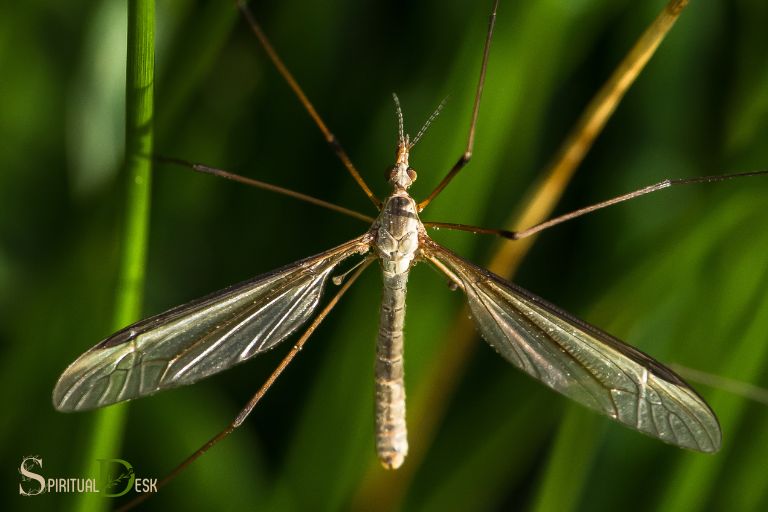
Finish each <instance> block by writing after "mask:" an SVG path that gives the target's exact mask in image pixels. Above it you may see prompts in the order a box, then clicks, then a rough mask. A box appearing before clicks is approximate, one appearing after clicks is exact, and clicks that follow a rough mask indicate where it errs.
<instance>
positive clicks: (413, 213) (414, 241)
mask: <svg viewBox="0 0 768 512" xmlns="http://www.w3.org/2000/svg"><path fill="white" fill-rule="evenodd" d="M373 231H374V236H375V240H374V247H375V248H376V252H377V253H378V255H379V258H381V265H382V267H383V269H384V274H385V276H386V275H387V274H390V275H395V274H403V273H406V272H408V269H409V268H410V267H411V265H412V264H413V261H414V259H415V257H416V253H417V251H418V248H419V234H420V233H421V232H423V231H424V226H423V225H422V224H421V220H420V219H419V214H418V207H417V206H416V201H414V200H413V198H412V197H411V196H410V195H409V194H408V192H406V191H405V190H396V191H395V192H394V193H393V194H392V195H391V196H389V197H388V198H387V200H386V201H385V202H384V206H383V208H382V209H381V213H380V214H379V218H378V219H376V222H375V223H374V225H373Z"/></svg>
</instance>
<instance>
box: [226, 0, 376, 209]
mask: <svg viewBox="0 0 768 512" xmlns="http://www.w3.org/2000/svg"><path fill="white" fill-rule="evenodd" d="M237 8H238V9H240V12H241V13H242V14H243V17H244V18H245V20H246V21H247V22H248V25H249V26H250V27H251V31H252V32H253V33H254V35H255V36H256V38H257V39H258V40H259V43H261V46H262V47H263V48H264V51H265V52H266V53H267V56H268V57H269V60H271V61H272V64H274V65H275V68H277V72H278V73H280V75H281V76H282V77H283V79H284V80H285V81H286V82H287V83H288V86H289V87H290V88H291V90H293V92H294V94H295V95H296V97H297V98H298V99H299V101H300V102H301V104H302V105H303V106H304V109H305V110H306V111H307V113H308V114H309V115H310V117H311V118H312V120H313V121H314V122H315V124H316V125H317V127H318V128H320V131H321V132H323V136H324V137H325V141H326V142H327V143H328V144H329V145H330V146H331V149H332V150H333V152H334V153H336V156H338V157H339V160H341V163H343V164H344V167H346V168H347V170H348V171H349V174H351V175H352V178H354V180H355V181H356V182H357V184H358V185H359V186H360V188H361V189H363V192H365V195H366V196H368V199H370V200H371V202H372V203H373V204H374V205H375V206H376V208H379V209H381V201H380V200H379V198H377V197H376V195H375V194H374V193H373V191H372V190H371V189H370V187H368V184H367V183H365V180H364V179H363V177H362V176H360V173H359V172H358V171H357V169H356V168H355V165H354V164H353V163H352V161H351V160H350V159H349V156H348V155H347V152H346V151H344V148H342V147H341V144H340V143H339V141H338V140H337V139H336V136H335V135H334V134H333V133H331V130H329V129H328V127H327V126H326V125H325V123H324V122H323V119H322V118H321V117H320V114H318V113H317V110H315V107H314V106H313V105H312V103H311V102H310V101H309V98H307V95H306V94H304V91H303V90H302V89H301V87H300V86H299V84H298V82H297V81H296V79H295V78H294V77H293V75H292V74H291V72H290V71H288V68H287V67H286V66H285V64H284V63H283V60H282V59H281V58H280V56H279V55H278V54H277V52H276V51H275V49H274V47H273V46H272V43H270V42H269V39H268V38H267V36H266V34H265V33H264V31H263V30H261V26H260V25H259V24H258V23H257V22H256V18H255V17H254V16H253V13H251V11H250V9H248V6H247V5H246V1H245V0H238V1H237Z"/></svg>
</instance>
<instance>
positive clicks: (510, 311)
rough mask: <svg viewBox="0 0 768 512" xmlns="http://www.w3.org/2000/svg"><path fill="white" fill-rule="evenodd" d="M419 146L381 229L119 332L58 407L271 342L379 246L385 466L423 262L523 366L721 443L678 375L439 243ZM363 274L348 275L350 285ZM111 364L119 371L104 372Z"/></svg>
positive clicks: (71, 379) (244, 354) (590, 396)
mask: <svg viewBox="0 0 768 512" xmlns="http://www.w3.org/2000/svg"><path fill="white" fill-rule="evenodd" d="M410 150H411V143H410V141H409V140H408V138H407V136H405V135H404V134H403V135H401V136H400V140H399V145H398V151H397V159H396V160H397V161H396V165H395V168H394V172H393V173H392V174H391V175H390V181H391V183H392V185H393V195H392V196H390V197H389V198H388V199H387V200H385V201H384V205H383V207H382V210H381V214H380V216H379V217H378V219H377V220H376V222H375V223H374V226H373V228H372V229H371V230H370V231H368V232H366V233H365V234H363V235H362V236H361V237H359V238H357V239H355V240H353V241H351V242H349V243H347V244H344V245H342V246H339V247H337V248H336V249H333V250H331V251H329V252H327V253H323V254H321V255H318V256H316V257H312V258H309V259H307V260H303V261H301V262H298V263H296V264H294V265H290V266H288V267H285V268H283V269H280V270H278V271H275V272H273V273H270V274H267V275H264V276H261V277H259V278H256V279H254V280H252V281H250V282H246V283H243V284H242V285H238V286H236V287H233V288H231V289H228V290H227V291H224V292H221V293H218V294H214V296H212V297H208V298H205V299H202V300H201V301H199V302H196V303H192V304H189V305H186V306H182V307H180V308H176V309H174V310H171V311H169V312H167V313H164V314H161V315H159V316H156V317H152V318H150V319H148V320H145V321H143V322H140V323H138V324H134V325H133V326H130V327H128V328H126V329H125V330H123V331H121V332H119V333H117V334H116V335H114V336H113V337H110V338H108V339H107V340H105V341H104V342H102V343H101V344H99V345H97V347H95V348H94V349H92V351H90V352H88V353H86V354H85V355H84V356H83V357H82V358H81V359H79V360H78V361H76V362H75V363H74V364H73V365H72V366H71V367H70V368H69V369H68V370H67V371H66V372H65V374H64V376H63V377H62V380H61V381H60V383H59V385H58V386H57V389H56V392H55V395H54V400H55V403H56V404H57V406H58V407H59V408H60V409H86V408H90V407H96V406H101V405H106V404H107V403H113V402H115V401H119V400H123V399H129V398H134V397H137V396H143V395H144V394H151V393H153V392H155V391H157V390H160V389H165V388H168V387H173V386H176V385H182V384H188V383H191V382H194V381H196V380H198V379H200V378H203V377H205V376H207V375H210V374H212V373H215V372H216V371H219V370H222V369H224V368H226V367H229V366H231V365H232V364H235V363H236V362H239V361H241V360H244V359H246V358H248V357H251V356H253V355H255V354H258V353H260V352H262V351H264V350H267V349H268V348H271V347H273V346H274V345H275V344H277V343H279V342H280V341H282V340H283V339H285V337H287V336H288V335H289V334H291V333H292V332H294V331H295V330H296V329H298V327H299V325H300V324H302V323H303V322H304V321H307V320H308V319H309V317H310V316H311V314H312V313H313V312H314V311H315V310H316V308H317V306H318V304H319V302H318V300H319V295H320V292H321V290H322V288H323V287H324V286H326V285H327V284H328V283H327V281H328V280H329V279H330V278H331V276H332V274H333V273H334V272H335V270H336V269H337V268H338V266H339V265H341V263H342V262H343V261H345V260H346V259H347V258H352V257H353V256H355V255H361V256H363V257H365V256H367V255H371V254H376V255H377V256H378V257H379V258H380V259H381V261H382V266H383V268H384V271H385V272H384V273H385V283H384V290H385V292H384V303H385V304H384V305H383V307H382V324H381V325H382V331H383V332H382V333H381V335H380V337H379V343H378V347H379V349H380V350H381V352H380V359H379V361H380V364H379V369H378V370H377V371H378V377H379V382H378V385H379V389H378V394H379V395H380V400H379V405H378V414H377V419H378V424H379V427H378V435H379V440H378V451H379V455H380V457H381V459H382V461H383V462H384V464H385V465H387V466H391V467H396V466H397V465H399V463H401V462H402V459H403V457H404V456H405V452H406V450H407V447H406V444H405V442H404V439H405V436H404V434H405V429H404V427H405V421H404V416H403V414H402V404H403V401H402V399H401V398H402V397H401V396H400V395H401V393H402V390H403V385H402V375H401V372H402V367H401V365H400V364H398V361H399V362H400V363H402V359H400V358H399V351H400V348H399V347H398V345H399V344H400V343H401V342H402V339H401V337H400V335H401V333H402V332H401V329H402V326H401V322H402V315H400V314H399V313H397V311H398V310H399V309H400V306H401V301H402V300H403V299H404V295H405V290H404V286H405V282H406V281H407V272H408V271H409V269H410V266H411V264H412V263H413V262H415V261H417V260H423V261H426V262H427V263H431V264H432V265H434V266H435V267H436V268H438V269H439V270H440V271H442V272H444V273H445V274H446V275H447V276H448V278H449V279H450V281H451V282H452V283H454V284H455V285H456V286H457V287H458V288H460V289H461V290H462V291H463V292H464V293H465V294H466V296H467V299H468V303H469V306H470V308H471V309H472V312H473V315H474V317H475V320H476V322H477V325H478V328H479V329H480V330H481V332H482V333H483V334H484V336H485V337H486V339H487V340H488V341H489V342H490V343H491V344H492V345H493V346H494V347H495V348H497V350H498V351H499V352H501V353H502V355H504V356H505V357H506V358H507V359H509V360H510V361H511V362H512V363H513V364H516V365H518V366H520V367H522V369H523V370H525V371H527V372H528V373H531V374H534V376H537V377H539V378H540V379H541V380H544V381H545V383H547V384H548V385H550V386H551V387H553V388H555V389H557V390H559V391H561V392H563V393H565V394H566V395H568V396H571V397H573V398H575V399H576V400H578V401H581V402H582V403H586V404H587V405H590V406H592V407H593V408H597V409H598V410H601V411H602V412H605V413H607V414H608V415H612V416H614V417H615V418H616V419H618V420H619V421H622V422H624V423H627V424H629V425H631V426H633V427H634V428H637V429H638V430H642V431H645V432H646V433H650V434H652V435H656V436H658V437H660V438H662V439H664V440H667V441H672V442H676V444H679V445H681V446H685V447H689V448H693V449H699V450H702V451H713V450H715V449H716V448H717V446H718V444H719V429H718V428H717V424H716V420H715V419H714V416H713V415H712V413H711V411H710V410H709V408H708V407H707V406H706V404H704V403H703V401H701V399H700V398H699V397H698V396H697V395H696V394H695V393H694V392H693V391H692V390H690V388H688V386H687V385H685V384H684V383H683V382H682V380H680V379H679V378H678V377H676V376H675V375H674V374H673V373H672V372H670V371H669V370H666V369H665V368H663V367H662V366H660V365H658V364H657V363H655V362H654V361H653V360H652V359H650V358H648V357H647V356H644V355H642V354H641V353H639V352H637V351H635V350H633V349H631V348H629V347H627V346H625V345H623V344H620V343H619V342H618V341H617V340H615V339H613V338H612V337H610V336H608V335H606V334H605V333H602V332H601V331H599V330H597V329H594V328H592V327H589V326H587V325H585V324H583V323H581V322H579V321H576V320H575V319H573V318H571V317H570V316H568V315H566V314H564V313H563V312H561V311H559V310H557V309H556V308H554V307H552V306H550V305H548V304H546V303H545V302H543V301H542V300H541V299H538V298H537V297H535V296H533V295H531V294H530V293H528V292H524V291H522V290H520V289H518V288H516V287H514V286H512V285H510V284H508V283H506V282H505V281H504V280H501V279H500V278H497V277H495V276H493V275H491V274H489V273H487V272H486V271H484V270H482V269H480V268H478V267H476V266H474V265H473V264H471V263H469V262H467V261H465V260H463V259H461V258H459V257H458V256H456V255H454V254H453V253H451V252H450V251H448V250H446V249H444V248H442V247H441V246H439V245H438V244H436V243H435V242H433V241H431V239H430V238H429V237H428V235H427V234H426V230H425V229H424V226H423V224H421V222H420V221H419V220H418V219H417V218H416V215H417V214H418V209H419V208H418V206H419V205H418V204H417V203H416V202H415V201H414V200H413V199H411V198H410V196H409V195H408V194H407V190H408V187H409V186H410V183H411V182H412V181H413V179H414V178H415V174H413V173H414V171H413V170H412V169H410V168H409V166H408V157H409V154H410ZM412 174H413V175H412ZM364 261H367V260H364ZM361 268H362V267H361ZM355 275H356V274H355ZM352 281H353V277H348V278H347V282H346V283H347V284H348V283H351V282H352ZM387 306H389V307H387ZM388 310H389V311H388ZM278 313H279V314H278ZM246 320H247V321H246ZM278 320H279V321H278ZM189 326H192V328H189V329H188V328H187V327H189ZM182 327H183V328H182ZM139 356H141V357H139ZM598 363H600V364H602V365H603V366H600V365H599V364H598ZM121 365H122V366H121ZM558 365H559V366H558ZM112 369H117V370H118V371H117V372H115V373H111V374H110V377H109V378H104V377H105V375H106V374H108V373H109V372H110V371H111V370H112ZM619 370H620V371H619ZM100 372H104V373H100ZM112 376H114V377H112ZM616 379H624V380H625V385H623V386H622V385H619V384H618V383H615V384H606V383H610V382H611V381H612V380H616ZM614 385H615V386H616V387H615V388H614V387H613V386H614ZM617 403H618V404H621V405H622V406H621V407H619V406H618V405H617ZM654 406H656V407H657V408H656V411H659V410H661V412H662V413H663V414H662V417H664V416H665V415H667V414H668V413H670V412H674V415H669V416H666V417H667V418H675V419H671V420H669V421H668V422H666V423H665V422H662V423H661V424H660V425H661V426H660V427H659V425H657V424H656V423H655V422H648V421H644V419H645V420H647V419H649V418H651V417H652V416H649V415H648V414H649V411H653V410H654ZM671 407H675V408H674V409H670V408H671ZM654 419H655V417H654ZM678 420H679V421H678Z"/></svg>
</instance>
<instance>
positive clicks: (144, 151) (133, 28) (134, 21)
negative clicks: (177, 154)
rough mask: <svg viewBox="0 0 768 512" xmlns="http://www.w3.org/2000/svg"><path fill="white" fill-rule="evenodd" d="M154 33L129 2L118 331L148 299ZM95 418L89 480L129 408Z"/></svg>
mask: <svg viewBox="0 0 768 512" xmlns="http://www.w3.org/2000/svg"><path fill="white" fill-rule="evenodd" d="M154 31H155V3H154V0H130V1H129V2H128V53H127V66H126V84H125V86H126V96H125V100H126V116H125V134H126V135H125V137H126V144H125V147H126V151H125V177H126V180H127V181H126V207H125V218H124V226H123V233H122V241H121V249H120V251H121V255H120V268H119V275H118V284H117V288H116V297H115V310H114V317H113V327H114V328H115V329H119V328H121V327H123V326H125V325H126V324H129V323H131V322H133V321H136V320H138V319H139V316H140V314H141V305H142V299H143V284H144V274H145V261H146V254H147V235H148V231H149V204H150V183H151V180H150V178H151V174H150V173H151V165H152V161H151V159H150V158H149V157H148V156H149V155H151V154H152V135H153V93H154V67H155V48H154ZM95 414H96V419H95V421H94V425H93V433H92V436H91V438H90V445H89V446H88V448H87V454H86V456H85V464H86V468H87V469H86V472H85V474H87V475H89V476H91V475H97V474H98V467H97V466H98V459H104V458H114V457H116V456H117V454H118V453H119V446H120V443H121V439H122V434H123V429H124V425H125V419H126V416H127V405H126V404H121V405H116V406H112V407H109V408H107V409H103V410H100V411H98V412H97V413H95ZM118 492H119V491H118ZM109 504H110V503H109V500H105V499H103V497H100V496H99V495H94V494H81V495H80V498H79V499H78V501H77V503H76V505H75V509H76V510H79V511H93V510H103V509H105V508H106V507H107V506H108V505H109Z"/></svg>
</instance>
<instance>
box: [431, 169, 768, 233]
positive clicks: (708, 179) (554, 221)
mask: <svg viewBox="0 0 768 512" xmlns="http://www.w3.org/2000/svg"><path fill="white" fill-rule="evenodd" d="M766 174H768V170H761V171H749V172H739V173H734V174H719V175H716V176H697V177H695V178H678V179H667V180H664V181H660V182H658V183H654V184H653V185H648V186H647V187H643V188H641V189H638V190H634V191H632V192H628V193H626V194H622V195H620V196H616V197H612V198H611V199H606V200H605V201H600V202H599V203H595V204H593V205H590V206H585V207H584V208H579V209H578V210H574V211H572V212H569V213H564V214H563V215H558V216H557V217H553V218H551V219H549V220H546V221H544V222H540V223H538V224H534V225H533V226H531V227H529V228H525V229H522V230H519V231H509V230H506V229H492V228H481V227H477V226H468V225H466V224H454V223H450V222H425V223H424V226H426V227H428V228H434V229H453V230H457V231H469V232H472V233H478V234H488V235H498V236H500V237H503V238H508V239H510V240H519V239H521V238H526V237H529V236H531V235H535V234H536V233H538V232H539V231H544V230H545V229H549V228H551V227H553V226H557V225H558V224H562V223H563V222H566V221H569V220H571V219H575V218H576V217H581V216H582V215H586V214H587V213H591V212H594V211H596V210H601V209H603V208H605V207H606V206H611V205H614V204H618V203H623V202H624V201H629V200H630V199H634V198H636V197H640V196H644V195H646V194H650V193H651V192H657V191H659V190H664V189H665V188H669V187H673V186H675V185H693V184H696V183H714V182H716V181H726V180H731V179H735V178H746V177H749V176H761V175H766Z"/></svg>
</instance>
